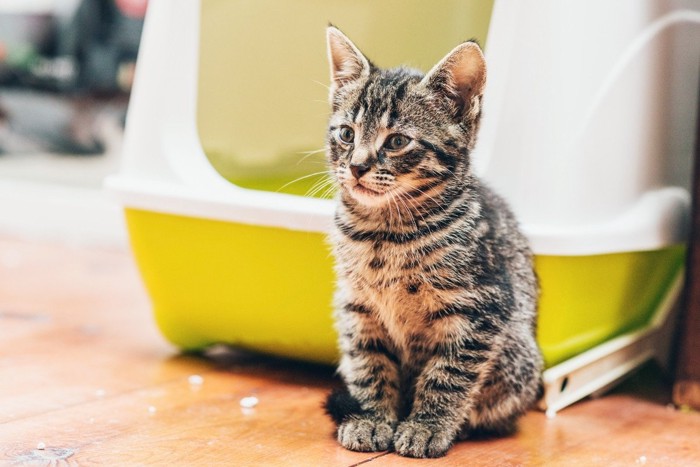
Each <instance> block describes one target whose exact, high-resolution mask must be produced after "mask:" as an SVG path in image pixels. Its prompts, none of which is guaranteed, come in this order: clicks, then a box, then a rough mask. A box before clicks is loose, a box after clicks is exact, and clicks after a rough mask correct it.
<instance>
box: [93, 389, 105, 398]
mask: <svg viewBox="0 0 700 467" xmlns="http://www.w3.org/2000/svg"><path fill="white" fill-rule="evenodd" d="M105 394H107V391H105V390H104V389H98V390H97V391H95V395H96V396H97V397H104V396H105Z"/></svg>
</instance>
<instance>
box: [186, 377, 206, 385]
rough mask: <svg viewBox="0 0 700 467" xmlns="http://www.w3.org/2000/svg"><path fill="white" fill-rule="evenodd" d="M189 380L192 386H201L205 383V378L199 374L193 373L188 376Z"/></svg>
mask: <svg viewBox="0 0 700 467" xmlns="http://www.w3.org/2000/svg"><path fill="white" fill-rule="evenodd" d="M187 382H188V383H190V386H201V385H202V384H203V383H204V378H202V377H201V376H199V375H191V376H190V377H189V378H187Z"/></svg>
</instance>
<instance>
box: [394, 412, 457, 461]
mask: <svg viewBox="0 0 700 467" xmlns="http://www.w3.org/2000/svg"><path fill="white" fill-rule="evenodd" d="M453 440H454V434H453V433H452V432H448V431H447V430H444V429H440V428H437V427H433V426H429V425H426V424H423V423H419V422H416V421H414V420H409V421H405V422H403V423H401V424H400V425H399V427H398V428H397V429H396V434H395V435H394V449H396V452H397V453H398V454H400V455H402V456H406V457H442V456H444V455H445V454H446V453H447V450H448V449H450V446H452V441H453Z"/></svg>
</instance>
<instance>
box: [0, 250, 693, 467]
mask: <svg viewBox="0 0 700 467" xmlns="http://www.w3.org/2000/svg"><path fill="white" fill-rule="evenodd" d="M192 376H197V377H201V384H192V381H191V379H192V378H190V377H192ZM194 382H195V383H196V381H194ZM333 384H335V381H334V379H333V372H332V369H329V368H325V367H318V366H313V365H304V364H297V363H293V362H288V361H283V360H279V359H272V358H266V357H262V356H258V355H251V354H246V353H242V352H235V351H225V350H221V349H219V350H216V351H212V352H210V353H209V354H207V355H203V356H185V355H179V354H178V352H177V351H176V349H174V348H172V347H171V346H170V345H169V344H167V343H166V342H165V341H164V340H163V339H162V337H161V336H160V334H159V333H158V331H157V330H156V328H155V326H154V324H153V321H152V317H151V312H150V308H149V303H148V300H147V297H146V294H145V292H144V291H143V288H142V285H141V283H140V280H139V278H138V274H137V272H136V269H135V267H134V264H133V262H132V260H131V258H130V257H129V255H128V253H126V252H122V251H106V250H97V249H84V248H77V247H68V246H62V245H52V244H45V243H36V242H28V241H24V240H19V239H12V238H6V237H0V465H21V464H27V465H120V466H122V465H188V466H189V465H256V466H257V465H293V466H296V465H301V466H306V465H311V466H315V465H320V466H336V465H337V466H351V465H366V466H389V465H391V466H393V465H439V466H448V465H488V466H493V465H562V466H575V465H582V466H588V465H606V466H608V465H700V442H699V441H700V415H698V414H696V413H684V412H681V411H677V410H675V409H674V408H673V407H672V406H670V405H669V398H670V390H669V386H668V384H666V383H664V381H663V379H662V378H661V376H660V372H659V371H658V370H656V369H655V367H647V368H646V369H645V371H643V372H642V373H640V374H639V375H637V376H635V377H633V378H631V379H630V380H629V381H628V382H627V383H625V384H624V385H623V386H622V387H621V388H620V389H618V390H616V391H615V392H613V393H612V394H610V395H607V396H605V397H602V398H600V399H597V400H588V401H584V402H582V403H579V404H577V405H575V406H573V407H571V408H569V409H566V410H564V411H563V412H561V413H560V414H559V415H558V416H557V417H556V418H555V419H551V420H550V419H547V418H546V417H545V416H544V415H543V414H542V413H541V412H535V411H533V412H531V413H529V414H528V415H527V416H526V417H525V418H524V419H523V420H522V422H521V426H520V431H519V432H518V434H517V435H515V436H513V437H510V438H506V439H499V440H481V441H468V442H463V443H459V444H457V445H456V446H455V447H454V448H453V449H452V450H451V451H450V453H449V454H448V456H446V457H445V458H442V459H436V460H411V459H401V458H399V457H398V456H396V455H395V454H393V453H355V452H349V451H346V450H344V449H343V448H341V447H339V446H338V445H337V444H336V442H335V440H334V439H333V436H332V432H333V426H332V424H331V422H330V421H329V420H328V419H327V418H326V417H325V416H324V414H323V413H322V411H321V408H320V406H321V402H322V401H323V398H324V396H325V394H326V393H327V391H328V390H329V389H330V388H331V387H332V386H333ZM249 396H255V397H256V398H257V399H258V405H257V406H256V407H254V408H243V407H241V404H240V401H241V399H242V398H244V397H249ZM39 448H43V449H39Z"/></svg>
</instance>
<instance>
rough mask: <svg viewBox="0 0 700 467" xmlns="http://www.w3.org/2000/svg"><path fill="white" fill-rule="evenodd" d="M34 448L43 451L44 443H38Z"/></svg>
mask: <svg viewBox="0 0 700 467" xmlns="http://www.w3.org/2000/svg"><path fill="white" fill-rule="evenodd" d="M36 448H37V449H38V450H39V451H43V450H44V449H46V443H39V444H37V445H36Z"/></svg>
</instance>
